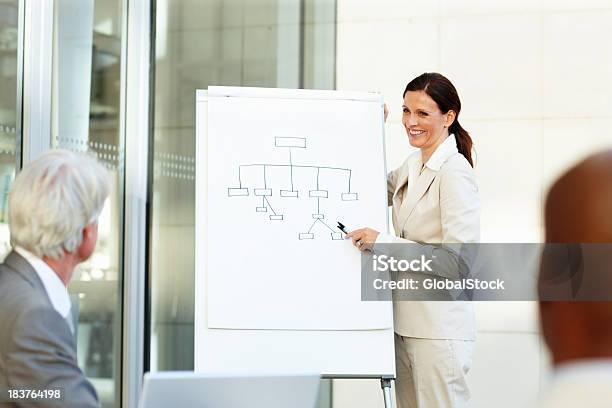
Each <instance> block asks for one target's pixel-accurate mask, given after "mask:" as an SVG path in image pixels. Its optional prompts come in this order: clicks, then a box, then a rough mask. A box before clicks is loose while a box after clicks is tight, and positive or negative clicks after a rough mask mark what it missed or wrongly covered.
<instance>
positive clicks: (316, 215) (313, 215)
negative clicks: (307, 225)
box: [312, 214, 325, 220]
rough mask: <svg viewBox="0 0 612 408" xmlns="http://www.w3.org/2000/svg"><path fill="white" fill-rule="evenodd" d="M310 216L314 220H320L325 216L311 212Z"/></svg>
mask: <svg viewBox="0 0 612 408" xmlns="http://www.w3.org/2000/svg"><path fill="white" fill-rule="evenodd" d="M312 218H314V219H315V220H322V219H323V218H325V215H324V214H312Z"/></svg>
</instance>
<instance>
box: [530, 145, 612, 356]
mask: <svg viewBox="0 0 612 408" xmlns="http://www.w3.org/2000/svg"><path fill="white" fill-rule="evenodd" d="M544 220H545V221H544V222H545V235H546V243H547V244H551V245H548V247H547V251H549V252H553V253H554V252H556V253H557V255H554V254H553V255H551V256H549V257H548V258H547V257H546V253H545V255H544V256H543V258H542V264H541V268H540V279H539V280H540V282H539V290H540V299H541V300H540V320H541V325H542V334H543V336H544V339H545V341H546V343H547V345H548V347H549V348H550V351H551V353H552V358H553V362H554V364H556V365H558V364H562V363H566V362H571V361H576V360H586V359H602V358H606V359H612V302H607V301H597V299H602V295H605V294H606V292H605V291H607V293H608V295H609V296H610V299H612V286H611V285H610V284H611V282H612V279H611V275H612V264H611V263H610V262H609V260H610V259H611V256H610V255H612V254H610V253H609V248H612V150H611V151H606V152H603V153H599V154H596V155H593V156H590V157H588V158H587V159H585V160H584V161H582V162H581V163H579V164H577V165H576V166H574V167H573V168H571V169H570V170H568V171H567V172H566V173H565V174H563V175H562V176H561V177H560V178H559V179H558V180H557V181H556V182H555V183H554V184H553V186H552V187H551V189H550V191H549V192H548V195H547V197H546V203H545V209H544ZM556 244H569V245H567V248H568V251H567V252H568V253H569V258H568V259H569V261H568V262H566V263H568V264H571V263H572V251H576V250H577V251H578V252H579V254H578V255H579V256H574V257H573V258H574V259H578V258H580V259H578V261H577V263H580V265H574V266H576V267H577V268H579V269H580V273H581V275H582V276H580V279H579V280H578V281H577V282H576V283H577V284H578V285H580V287H579V288H578V295H579V299H580V300H579V301H577V300H546V299H549V297H548V294H549V293H548V292H546V284H547V283H550V282H551V281H554V280H555V274H556V275H558V276H560V275H561V274H562V273H564V272H563V271H562V269H564V268H562V267H559V265H560V264H563V265H562V266H567V265H565V263H564V262H557V261H559V260H560V256H559V255H558V254H559V252H563V250H562V248H563V247H564V246H563V245H556ZM579 244H587V245H579ZM592 244H611V245H609V246H608V245H592ZM550 247H552V248H553V250H550V249H548V248H550ZM559 247H561V250H559ZM602 251H603V252H602ZM606 251H608V254H606V253H605V252H606ZM551 258H554V259H552V260H551ZM574 263H576V262H574ZM570 266H571V265H570ZM602 291H604V292H602ZM592 295H594V296H592ZM589 297H591V298H592V300H593V301H589ZM610 361H612V360H610Z"/></svg>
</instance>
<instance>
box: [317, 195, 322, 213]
mask: <svg viewBox="0 0 612 408" xmlns="http://www.w3.org/2000/svg"><path fill="white" fill-rule="evenodd" d="M320 203H321V197H317V214H321V206H320V205H319V204H320Z"/></svg>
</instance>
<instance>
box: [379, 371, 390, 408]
mask: <svg viewBox="0 0 612 408" xmlns="http://www.w3.org/2000/svg"><path fill="white" fill-rule="evenodd" d="M380 387H381V388H382V390H383V396H384V398H385V408H393V399H392V398H391V379H390V378H381V379H380Z"/></svg>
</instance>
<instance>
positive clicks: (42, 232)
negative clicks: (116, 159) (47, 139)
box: [9, 149, 110, 259]
mask: <svg viewBox="0 0 612 408" xmlns="http://www.w3.org/2000/svg"><path fill="white" fill-rule="evenodd" d="M109 191H110V174H109V173H108V171H107V170H106V169H105V168H104V167H103V166H102V165H101V164H100V163H98V161H97V160H96V159H94V158H92V157H89V156H86V155H84V154H80V153H74V152H71V151H69V150H63V149H54V150H50V151H47V152H45V153H43V154H42V155H41V156H40V157H39V158H38V159H36V160H34V161H33V162H31V163H29V164H27V165H26V166H24V167H23V169H22V170H21V172H20V173H19V174H18V175H17V177H16V178H15V181H14V182H13V187H12V189H11V192H10V194H9V223H10V231H11V244H12V245H13V246H16V245H19V246H21V247H23V248H25V249H27V250H28V251H30V252H32V253H33V254H35V255H37V256H39V257H41V258H42V257H43V256H48V257H51V258H54V259H61V258H62V257H63V256H64V252H68V253H72V252H74V251H75V250H76V249H77V248H78V246H79V245H80V244H81V241H82V239H83V228H85V226H87V224H90V223H92V222H96V221H97V218H98V216H99V215H100V213H101V212H102V208H103V206H104V201H105V200H106V197H108V194H109Z"/></svg>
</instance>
